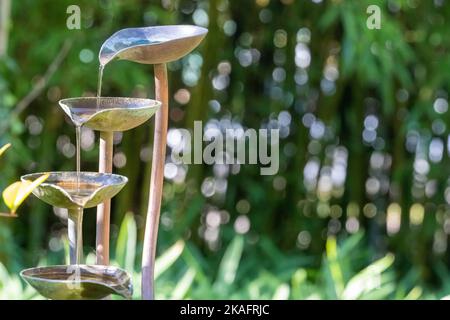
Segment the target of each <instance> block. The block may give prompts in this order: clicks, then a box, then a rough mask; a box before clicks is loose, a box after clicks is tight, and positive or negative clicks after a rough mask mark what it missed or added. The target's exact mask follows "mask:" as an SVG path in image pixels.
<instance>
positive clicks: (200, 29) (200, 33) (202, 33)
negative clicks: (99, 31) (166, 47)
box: [98, 24, 208, 62]
mask: <svg viewBox="0 0 450 320" xmlns="http://www.w3.org/2000/svg"><path fill="white" fill-rule="evenodd" d="M167 27H168V28H170V27H184V28H191V29H193V30H196V31H198V33H194V34H191V35H188V36H183V37H177V38H174V39H170V40H167V41H163V42H158V43H155V44H138V45H135V46H133V48H138V47H147V46H156V45H162V44H166V43H170V42H176V41H179V40H181V39H189V38H196V37H202V38H203V37H204V36H205V35H206V34H207V33H208V29H206V28H204V27H200V26H196V25H193V24H168V25H162V26H148V27H136V28H124V29H120V30H118V31H116V32H114V33H113V34H112V35H111V36H110V37H109V38H108V39H106V40H105V42H103V44H102V46H101V47H100V50H99V52H98V58H99V60H100V53H101V52H102V50H103V47H104V46H105V44H106V43H107V42H108V40H109V39H111V38H113V37H114V36H115V35H116V34H118V33H119V32H123V31H125V30H138V29H141V30H142V29H151V28H154V29H157V28H161V29H163V28H167ZM128 49H129V48H123V49H121V50H119V51H117V52H116V54H115V55H114V56H118V55H119V54H120V53H121V52H123V51H126V50H128ZM111 60H113V59H111ZM111 60H110V61H111ZM110 61H109V62H110Z"/></svg>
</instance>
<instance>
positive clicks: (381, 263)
mask: <svg viewBox="0 0 450 320" xmlns="http://www.w3.org/2000/svg"><path fill="white" fill-rule="evenodd" d="M393 263H394V256H393V255H392V254H387V255H386V256H384V257H383V258H381V259H379V260H377V261H375V262H374V263H372V264H370V265H369V266H368V267H366V268H364V269H363V270H361V271H360V272H358V273H357V274H356V275H355V276H353V277H352V278H351V279H350V281H348V283H347V285H346V287H345V290H344V292H343V293H342V297H343V298H344V299H358V298H359V297H361V296H362V295H363V294H367V293H368V292H370V291H373V290H375V289H377V288H379V287H380V285H381V274H382V273H383V272H384V271H386V269H388V268H389V267H390V266H391V265H392V264H393Z"/></svg>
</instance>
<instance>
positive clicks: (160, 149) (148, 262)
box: [141, 64, 169, 300]
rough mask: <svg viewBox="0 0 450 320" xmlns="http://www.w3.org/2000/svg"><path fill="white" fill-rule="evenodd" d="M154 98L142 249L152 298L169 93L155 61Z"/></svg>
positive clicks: (146, 295)
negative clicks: (156, 105)
mask: <svg viewBox="0 0 450 320" xmlns="http://www.w3.org/2000/svg"><path fill="white" fill-rule="evenodd" d="M154 70H155V99H156V100H159V101H161V104H162V105H161V108H160V109H159V110H158V112H157V113H156V116H155V134H154V137H153V159H152V175H151V180H150V194H149V204H148V210H147V221H146V225H145V235H144V248H143V253H142V286H141V287H142V299H144V300H153V299H154V269H155V255H156V241H157V239H158V226H159V215H160V210H161V198H162V188H163V182H164V163H165V158H166V140H167V126H168V110H169V95H168V90H169V88H168V86H169V85H168V81H167V67H166V64H156V65H155V66H154Z"/></svg>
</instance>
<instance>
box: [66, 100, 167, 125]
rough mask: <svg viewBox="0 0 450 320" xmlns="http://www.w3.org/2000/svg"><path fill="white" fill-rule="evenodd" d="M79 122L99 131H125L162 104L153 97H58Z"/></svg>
mask: <svg viewBox="0 0 450 320" xmlns="http://www.w3.org/2000/svg"><path fill="white" fill-rule="evenodd" d="M59 105H60V106H61V108H62V109H63V110H64V112H65V113H66V114H67V115H68V116H69V117H70V118H71V120H72V121H73V122H74V123H75V124H76V125H84V126H86V127H88V128H91V129H93V130H97V131H126V130H130V129H133V128H135V127H137V126H139V125H141V124H142V123H144V122H145V121H147V120H148V119H150V118H151V117H152V116H153V115H154V114H155V113H156V111H158V109H159V107H160V106H161V102H159V101H157V100H152V99H140V98H124V97H99V98H97V97H77V98H68V99H63V100H60V101H59Z"/></svg>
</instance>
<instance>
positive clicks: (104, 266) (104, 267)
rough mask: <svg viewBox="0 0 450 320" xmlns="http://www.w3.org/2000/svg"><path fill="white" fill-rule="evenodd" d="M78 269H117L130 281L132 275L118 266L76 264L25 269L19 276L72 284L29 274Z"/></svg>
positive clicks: (69, 281) (86, 281)
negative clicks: (47, 270) (48, 270)
mask: <svg viewBox="0 0 450 320" xmlns="http://www.w3.org/2000/svg"><path fill="white" fill-rule="evenodd" d="M70 267H72V268H76V267H81V268H92V267H94V268H100V269H115V270H116V271H117V270H119V271H121V272H123V273H124V274H125V275H126V276H127V278H128V279H129V280H131V275H130V274H129V273H128V271H126V270H124V269H122V268H119V267H116V266H106V265H97V264H95V265H89V264H74V265H67V264H58V265H53V266H42V267H33V268H27V269H23V270H22V271H20V273H19V275H20V276H21V277H22V278H24V279H32V280H35V281H45V282H50V283H71V282H73V281H72V280H57V279H45V278H42V277H37V276H35V275H34V276H33V275H27V274H26V273H27V272H30V271H36V270H45V269H55V268H61V269H63V268H66V269H67V268H70ZM79 282H81V283H100V284H103V283H101V282H100V281H96V280H80V281H79Z"/></svg>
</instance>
